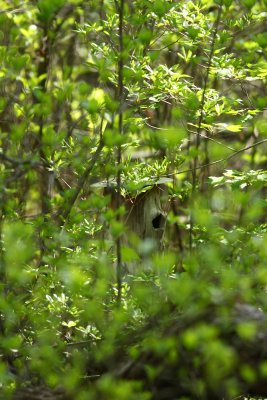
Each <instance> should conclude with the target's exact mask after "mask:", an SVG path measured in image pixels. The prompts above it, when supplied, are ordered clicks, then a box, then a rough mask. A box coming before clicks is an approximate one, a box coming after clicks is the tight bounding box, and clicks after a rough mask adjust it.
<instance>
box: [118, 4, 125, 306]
mask: <svg viewBox="0 0 267 400" xmlns="http://www.w3.org/2000/svg"><path fill="white" fill-rule="evenodd" d="M123 18H124V0H120V6H119V57H118V96H119V134H120V135H121V136H122V135H123V102H124V98H123V64H124V63H123ZM121 162H122V150H121V145H120V144H119V145H118V148H117V168H118V171H117V179H116V183H117V197H116V200H117V201H116V203H117V204H116V206H117V210H118V209H119V208H120V205H121ZM120 218H121V217H120V215H119V213H118V214H117V221H118V222H119V221H120ZM116 253H117V254H116V255H117V286H118V304H120V303H121V289H122V258H121V238H120V237H118V238H117V240H116Z"/></svg>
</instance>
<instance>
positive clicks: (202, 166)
mask: <svg viewBox="0 0 267 400" xmlns="http://www.w3.org/2000/svg"><path fill="white" fill-rule="evenodd" d="M266 142H267V139H263V140H260V141H259V142H256V143H253V144H251V145H249V146H246V147H243V148H242V149H240V150H237V151H235V152H234V153H232V154H230V155H229V156H227V157H225V158H220V159H219V160H215V161H212V162H210V163H208V164H202V165H198V166H197V169H198V170H199V169H202V168H206V167H209V166H211V165H215V164H220V163H222V162H225V161H228V160H230V159H231V158H233V157H235V156H236V155H237V154H240V153H243V152H244V151H247V150H249V149H252V148H253V147H256V146H259V145H260V144H262V143H266ZM192 171H193V168H189V169H184V170H183V171H175V172H172V173H170V174H164V176H166V177H168V176H174V175H181V174H186V173H189V172H192ZM151 178H152V179H154V178H158V177H157V176H153V177H151Z"/></svg>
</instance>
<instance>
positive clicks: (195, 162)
mask: <svg viewBox="0 0 267 400" xmlns="http://www.w3.org/2000/svg"><path fill="white" fill-rule="evenodd" d="M222 4H223V0H221V1H220V5H219V10H218V14H217V18H216V21H215V24H214V27H213V35H212V41H211V47H210V52H209V56H208V64H207V70H206V74H205V78H204V84H203V90H202V97H201V102H200V115H199V119H198V126H197V131H196V133H197V137H196V151H198V148H199V146H200V138H201V136H200V134H201V129H202V123H203V120H204V106H205V102H206V92H207V88H208V80H209V75H210V69H211V64H212V59H213V55H214V51H215V42H216V36H217V33H218V28H219V23H220V19H221V14H222ZM198 169H199V168H198V154H196V156H195V157H194V160H193V168H192V198H194V194H195V191H196V185H197V170H198ZM193 225H194V221H193V214H192V212H191V215H190V230H189V248H190V249H192V245H193Z"/></svg>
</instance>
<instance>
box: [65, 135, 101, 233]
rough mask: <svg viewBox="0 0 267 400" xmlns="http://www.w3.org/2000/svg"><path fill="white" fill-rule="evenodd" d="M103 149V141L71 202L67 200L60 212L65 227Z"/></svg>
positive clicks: (79, 182) (81, 178) (80, 180)
mask: <svg viewBox="0 0 267 400" xmlns="http://www.w3.org/2000/svg"><path fill="white" fill-rule="evenodd" d="M103 147H104V143H103V140H100V141H99V144H98V147H97V149H96V151H95V153H94V155H93V158H92V159H91V162H90V163H89V165H88V167H87V168H86V169H85V171H84V173H83V175H82V176H81V177H80V179H79V181H78V184H77V187H76V189H75V191H74V193H73V195H72V197H71V198H70V199H69V200H67V203H66V204H65V205H64V206H63V211H61V212H59V217H60V218H61V220H62V221H63V227H64V226H65V224H66V221H67V219H68V217H69V215H70V212H71V210H72V208H73V206H74V204H75V202H76V200H77V198H78V196H79V194H80V192H81V190H82V188H83V187H84V184H85V182H86V180H87V178H88V176H89V175H90V174H91V172H92V170H93V168H94V166H95V163H96V161H97V160H98V157H99V156H100V154H101V151H102V149H103Z"/></svg>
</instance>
